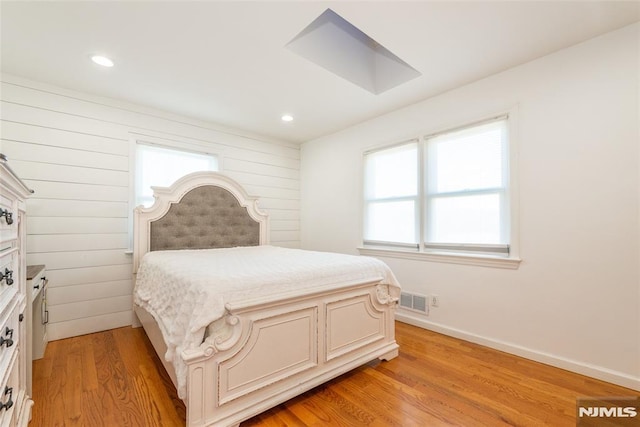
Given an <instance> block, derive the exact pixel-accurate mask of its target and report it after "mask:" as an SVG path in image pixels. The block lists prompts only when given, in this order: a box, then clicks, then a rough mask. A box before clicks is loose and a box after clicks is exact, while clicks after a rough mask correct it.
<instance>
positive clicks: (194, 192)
mask: <svg viewBox="0 0 640 427" xmlns="http://www.w3.org/2000/svg"><path fill="white" fill-rule="evenodd" d="M153 190H154V197H155V199H156V200H155V203H154V204H153V206H151V207H149V208H145V207H142V206H138V207H137V208H136V209H135V210H134V214H133V218H134V219H133V222H134V233H133V238H134V241H133V268H134V270H133V271H134V272H136V271H137V270H138V266H139V263H140V260H141V259H142V257H143V256H144V254H146V253H147V252H149V251H159V250H174V249H212V248H229V247H235V246H257V245H266V244H269V216H268V215H267V214H266V213H265V212H263V211H261V210H260V209H259V208H258V200H257V199H256V198H255V197H250V196H249V195H248V194H247V192H246V191H245V190H244V188H243V187H242V186H241V185H240V184H238V183H237V182H236V181H234V180H233V179H231V178H229V177H228V176H226V175H223V174H221V173H218V172H195V173H192V174H189V175H186V176H184V177H182V178H180V179H179V180H177V181H176V182H175V183H174V184H173V185H172V186H171V187H166V188H164V187H154V188H153Z"/></svg>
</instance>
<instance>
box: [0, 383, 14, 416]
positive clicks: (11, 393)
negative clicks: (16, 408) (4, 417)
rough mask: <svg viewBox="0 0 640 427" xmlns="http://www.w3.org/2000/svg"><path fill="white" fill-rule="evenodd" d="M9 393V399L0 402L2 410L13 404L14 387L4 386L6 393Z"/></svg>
mask: <svg viewBox="0 0 640 427" xmlns="http://www.w3.org/2000/svg"><path fill="white" fill-rule="evenodd" d="M7 394H8V395H9V400H7V401H6V402H4V403H0V411H1V410H3V409H6V410H7V411H8V410H9V409H10V408H11V407H12V406H13V400H11V399H12V398H13V387H9V386H5V387H4V395H5V396H6V395H7Z"/></svg>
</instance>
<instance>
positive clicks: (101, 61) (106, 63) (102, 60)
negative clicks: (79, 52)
mask: <svg viewBox="0 0 640 427" xmlns="http://www.w3.org/2000/svg"><path fill="white" fill-rule="evenodd" d="M91 60H92V61H93V62H95V63H96V64H98V65H102V66H103V67H113V61H112V60H110V59H109V58H107V57H106V56H102V55H92V56H91Z"/></svg>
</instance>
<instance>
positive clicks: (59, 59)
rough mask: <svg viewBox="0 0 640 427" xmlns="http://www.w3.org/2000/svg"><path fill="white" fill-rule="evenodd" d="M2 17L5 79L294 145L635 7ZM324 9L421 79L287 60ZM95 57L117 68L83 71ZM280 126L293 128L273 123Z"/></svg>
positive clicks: (134, 7)
mask: <svg viewBox="0 0 640 427" xmlns="http://www.w3.org/2000/svg"><path fill="white" fill-rule="evenodd" d="M0 7H1V10H0V13H1V26H2V28H1V49H2V51H1V53H2V57H1V59H2V63H1V67H2V72H4V73H9V74H14V75H17V76H21V77H25V78H29V79H33V80H37V81H41V82H46V83H51V84H54V85H58V86H62V87H66V88H70V89H74V90H78V91H82V92H87V93H92V94H96V95H101V96H107V97H111V98H117V99H122V100H126V101H130V102H134V103H137V104H141V105H146V106H151V107H155V108H159V109H162V110H166V111H170V112H174V113H179V114H182V115H186V116H190V117H194V118H198V119H204V120H207V121H211V122H214V123H219V124H222V125H225V126H230V127H235V128H238V129H244V130H246V131H249V132H253V133H258V134H263V135H266V136H270V137H273V138H277V139H280V140H286V141H293V142H303V141H307V140H311V139H314V138H316V137H319V136H322V135H325V134H328V133H332V132H335V131H337V130H340V129H342V128H345V127H348V126H350V125H353V124H355V123H359V122H362V121H364V120H367V119H370V118H373V117H376V116H378V115H381V114H383V113H386V112H389V111H392V110H395V109H397V108H400V107H403V106H405V105H409V104H412V103H415V102H417V101H420V100H422V99H425V98H428V97H431V96H434V95H436V94H439V93H442V92H445V91H447V90H450V89H453V88H455V87H458V86H461V85H464V84H466V83H469V82H472V81H475V80H478V79H481V78H483V77H486V76H489V75H491V74H494V73H497V72H500V71H502V70H505V69H508V68H511V67H513V66H516V65H518V64H522V63H524V62H527V61H530V60H532V59H535V58H538V57H540V56H543V55H546V54H548V53H551V52H554V51H557V50H559V49H562V48H564V47H567V46H571V45H573V44H576V43H579V42H581V41H583V40H586V39H589V38H592V37H595V36H597V35H599V34H603V33H605V32H608V31H611V30H614V29H617V28H621V27H623V26H625V25H628V24H631V23H633V22H636V21H638V20H640V2H637V1H627V2H612V1H603V2H598V1H587V2H582V1H568V2H559V1H551V2H541V1H493V2H484V1H468V2H459V1H409V2H394V1H375V2H363V1H354V2H346V1H341V2H316V1H284V2H274V1H256V2H242V1H235V2H231V1H228V2H218V1H216V2H214V1H199V2H184V1H174V2H166V1H165V2H160V1H158V2H151V1H144V2H133V1H125V2H109V1H102V2H55V1H53V2H51V1H49V2H25V1H22V2H7V1H2V3H1V6H0ZM328 7H330V8H331V9H332V10H333V11H335V12H336V13H338V14H339V15H340V16H342V17H343V18H345V19H346V20H348V21H349V22H351V24H353V25H355V26H356V27H358V28H359V29H360V30H362V31H363V32H365V33H366V34H367V35H369V36H370V37H371V38H373V39H374V40H376V41H377V42H378V43H380V44H381V45H382V46H384V47H386V48H387V49H389V50H390V51H391V52H393V53H394V54H396V55H397V56H398V57H400V58H401V59H402V60H404V61H406V62H407V63H408V64H409V65H411V66H412V67H414V68H416V69H417V70H418V71H419V72H421V73H422V76H420V77H419V78H416V79H413V80H411V81H409V82H407V83H404V84H402V85H400V86H398V87H396V88H393V89H391V90H389V91H386V92H384V93H382V94H379V95H374V94H372V93H370V92H368V91H367V90H364V89H362V88H361V87H359V86H356V85H354V84H353V83H350V82H349V81H347V80H344V79H342V78H340V77H338V76H336V75H334V74H332V73H330V72H328V71H326V70H325V69H322V68H320V67H319V66H317V65H315V64H313V63H312V62H310V61H308V60H306V59H304V58H302V57H300V56H297V55H296V54H294V53H293V52H292V51H290V50H288V49H286V48H285V45H286V44H287V43H288V42H289V41H290V40H291V39H292V38H293V37H295V36H296V35H297V34H298V33H299V32H300V31H301V30H302V29H303V28H304V27H306V26H307V25H308V24H309V23H311V22H312V21H313V20H314V19H315V18H316V17H317V16H318V15H320V14H321V13H322V12H324V11H325V10H326V9H327V8H328ZM96 52H103V53H105V54H107V55H108V56H110V57H111V58H112V59H113V60H114V61H115V63H116V65H115V67H113V68H111V69H105V68H100V67H99V66H97V65H95V64H93V63H91V61H89V55H90V54H92V53H96ZM541 78H544V76H541ZM283 113H290V114H292V115H293V116H294V117H295V120H294V121H293V122H291V123H283V122H281V121H280V116H281V115H282V114H283Z"/></svg>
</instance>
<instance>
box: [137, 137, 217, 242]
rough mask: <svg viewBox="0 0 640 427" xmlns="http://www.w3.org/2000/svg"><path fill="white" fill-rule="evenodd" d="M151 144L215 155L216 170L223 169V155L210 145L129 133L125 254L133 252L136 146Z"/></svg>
mask: <svg viewBox="0 0 640 427" xmlns="http://www.w3.org/2000/svg"><path fill="white" fill-rule="evenodd" d="M139 144H142V145H151V146H156V147H160V148H165V149H169V150H179V151H186V152H190V153H197V154H206V155H211V156H215V157H216V159H217V162H218V170H217V172H222V171H223V155H222V153H219V152H216V150H213V149H212V148H213V147H212V146H211V145H206V144H200V143H195V142H184V141H176V140H167V139H164V138H157V137H154V136H150V135H144V134H137V133H131V134H130V137H129V203H128V205H129V209H128V217H127V230H128V234H129V248H128V249H127V250H126V251H125V253H127V254H133V210H134V209H135V208H136V189H137V182H136V165H137V160H138V159H137V154H136V153H137V148H138V145H139Z"/></svg>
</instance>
